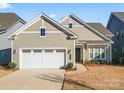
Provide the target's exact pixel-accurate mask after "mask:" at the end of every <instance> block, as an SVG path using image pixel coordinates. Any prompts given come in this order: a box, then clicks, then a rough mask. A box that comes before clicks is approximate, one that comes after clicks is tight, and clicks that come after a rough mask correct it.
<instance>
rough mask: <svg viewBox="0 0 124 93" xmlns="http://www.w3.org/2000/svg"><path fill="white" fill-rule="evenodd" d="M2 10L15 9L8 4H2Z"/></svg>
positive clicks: (0, 7)
mask: <svg viewBox="0 0 124 93" xmlns="http://www.w3.org/2000/svg"><path fill="white" fill-rule="evenodd" d="M0 9H13V7H12V6H11V5H10V4H7V3H0Z"/></svg>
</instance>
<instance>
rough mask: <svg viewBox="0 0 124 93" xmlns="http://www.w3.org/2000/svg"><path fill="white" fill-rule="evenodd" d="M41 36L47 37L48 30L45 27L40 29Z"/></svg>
mask: <svg viewBox="0 0 124 93" xmlns="http://www.w3.org/2000/svg"><path fill="white" fill-rule="evenodd" d="M40 36H41V37H45V36H46V28H45V27H41V28H40Z"/></svg>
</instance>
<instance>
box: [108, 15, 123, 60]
mask: <svg viewBox="0 0 124 93" xmlns="http://www.w3.org/2000/svg"><path fill="white" fill-rule="evenodd" d="M109 21H110V22H108V25H107V29H109V30H110V31H111V32H112V33H113V34H114V37H113V38H112V40H113V41H114V43H113V45H112V51H113V53H112V57H113V60H114V61H118V62H119V59H120V57H121V56H122V47H124V43H122V42H124V37H123V38H122V36H121V30H123V32H124V23H123V22H122V21H121V20H120V19H118V18H117V17H116V16H115V15H113V14H111V17H110V20H109ZM117 32H119V39H117Z"/></svg>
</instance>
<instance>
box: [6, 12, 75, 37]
mask: <svg viewBox="0 0 124 93" xmlns="http://www.w3.org/2000/svg"><path fill="white" fill-rule="evenodd" d="M41 18H44V19H46V20H47V21H49V22H51V23H52V24H54V25H56V26H57V27H58V28H60V29H61V31H63V32H64V33H65V34H68V35H69V36H70V38H77V35H75V34H74V33H73V32H71V31H70V30H68V29H67V28H65V27H64V26H62V25H61V24H59V23H58V22H57V21H55V20H53V19H52V18H50V17H49V16H47V15H46V14H44V13H41V14H39V15H37V16H36V17H34V18H33V19H32V20H30V21H29V22H27V23H26V24H25V25H24V26H22V27H21V28H19V29H18V30H17V31H15V32H14V33H12V34H11V35H10V36H8V38H10V37H11V36H13V35H18V34H19V33H21V32H22V31H23V30H25V29H26V28H28V27H29V26H31V25H32V24H34V23H35V22H37V21H38V20H40V19H41Z"/></svg>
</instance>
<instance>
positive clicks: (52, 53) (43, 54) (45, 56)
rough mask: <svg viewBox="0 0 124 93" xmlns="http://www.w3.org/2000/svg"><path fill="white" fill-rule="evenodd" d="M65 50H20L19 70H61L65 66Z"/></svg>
mask: <svg viewBox="0 0 124 93" xmlns="http://www.w3.org/2000/svg"><path fill="white" fill-rule="evenodd" d="M65 62H66V61H65V50H63V49H59V50H55V49H32V50H31V51H30V50H29V49H27V50H22V53H21V68H32V69H33V68H36V69H41V68H62V67H64V66H65Z"/></svg>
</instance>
